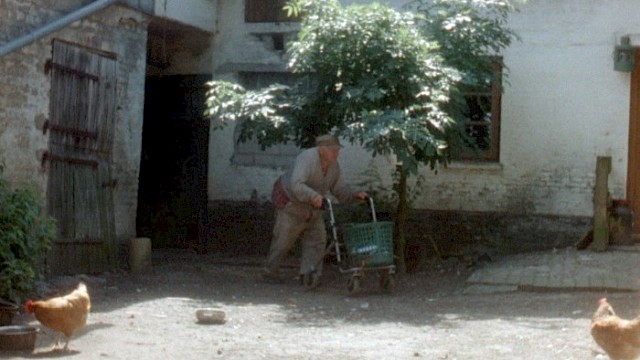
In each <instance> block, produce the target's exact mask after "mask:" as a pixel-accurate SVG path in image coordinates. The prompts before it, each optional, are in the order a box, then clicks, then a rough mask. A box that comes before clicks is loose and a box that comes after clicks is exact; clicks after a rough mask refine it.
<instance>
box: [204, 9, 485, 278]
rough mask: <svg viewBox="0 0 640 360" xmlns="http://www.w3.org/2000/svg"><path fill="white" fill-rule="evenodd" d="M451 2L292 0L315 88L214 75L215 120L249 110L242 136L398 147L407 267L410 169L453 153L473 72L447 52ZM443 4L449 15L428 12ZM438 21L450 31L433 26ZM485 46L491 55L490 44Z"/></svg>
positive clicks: (296, 46) (293, 57) (299, 45)
mask: <svg viewBox="0 0 640 360" xmlns="http://www.w3.org/2000/svg"><path fill="white" fill-rule="evenodd" d="M486 1H487V2H493V1H491V0H486ZM451 2H452V3H458V2H462V0H459V1H451ZM448 3H449V1H445V0H441V1H437V2H434V3H433V6H435V7H431V6H427V5H425V4H424V3H423V2H420V1H418V2H415V3H414V4H412V5H413V6H414V8H413V9H415V10H416V11H418V12H417V13H415V12H408V11H407V12H399V11H396V10H393V9H391V8H389V7H388V6H385V5H381V4H378V3H373V4H368V5H350V6H347V7H343V6H341V5H340V3H339V2H338V1H337V0H311V1H308V0H293V1H289V2H288V3H287V6H286V7H285V9H286V10H288V11H289V12H290V13H291V14H293V15H300V14H301V15H302V16H301V19H302V24H301V30H300V32H299V33H298V38H297V40H296V41H294V42H292V43H291V44H290V46H289V50H288V54H289V59H290V61H289V68H290V69H291V71H292V72H293V73H296V74H298V75H299V76H300V77H301V80H305V81H301V82H300V84H302V83H305V82H306V83H312V84H313V86H312V88H311V90H309V87H308V86H307V87H303V86H293V87H287V86H283V85H278V84H275V85H272V86H270V87H268V88H265V89H260V90H256V91H247V90H246V89H244V88H242V87H241V86H239V85H237V84H231V83H228V82H212V83H211V89H210V91H209V95H208V98H207V108H208V109H207V113H208V115H210V116H212V117H213V118H214V126H225V125H226V124H228V123H229V122H231V121H234V120H237V119H243V120H244V121H242V122H240V123H239V126H240V141H244V140H247V139H250V138H256V139H257V140H258V142H259V143H260V144H261V145H262V146H263V147H268V146H271V145H273V144H277V143H284V142H288V141H293V142H295V143H296V144H298V145H301V146H307V145H310V144H311V143H312V140H313V138H314V137H315V136H316V135H318V134H322V133H326V132H329V131H331V132H333V133H336V134H339V135H341V136H343V137H345V138H347V139H348V140H349V141H350V142H351V143H357V144H359V145H361V146H363V147H364V148H365V149H367V150H369V151H370V152H371V154H372V156H377V155H394V156H395V157H396V159H397V162H398V166H397V167H396V169H394V171H397V172H398V175H399V176H396V177H395V178H396V179H398V180H397V183H396V184H394V189H395V190H396V191H397V193H398V198H399V204H398V208H397V211H396V227H395V231H394V242H395V251H396V254H397V255H399V256H398V259H399V260H398V264H397V265H398V270H399V272H404V269H405V265H404V245H405V240H404V223H405V221H406V214H407V211H408V204H407V195H406V194H407V189H406V188H407V177H408V176H410V175H412V174H416V173H417V172H418V168H419V167H420V166H421V165H427V166H430V167H431V168H432V169H434V168H435V167H436V165H437V164H438V163H443V164H446V162H447V161H448V160H449V150H450V149H449V143H450V139H451V138H452V137H453V136H457V135H456V134H460V131H459V130H458V128H457V126H456V122H455V120H454V119H455V116H456V111H457V110H456V109H457V106H456V105H455V103H456V102H455V101H453V100H455V94H456V88H457V86H458V85H459V84H460V81H461V80H462V79H463V78H465V77H470V76H469V75H470V74H471V72H469V75H468V74H467V73H466V72H465V70H466V69H469V68H471V66H469V67H468V68H467V67H466V66H460V67H461V68H463V69H461V70H462V71H461V70H459V69H456V68H455V66H456V65H459V64H460V62H461V60H454V59H447V57H446V56H447V55H450V54H449V50H447V49H449V48H448V47H447V46H448V45H447V44H444V41H443V40H442V39H450V38H449V37H447V36H448V34H449V36H453V35H454V34H457V32H450V33H447V27H446V23H447V20H446V19H447V18H448V17H447V16H446V15H447V14H449V17H452V18H455V17H456V16H457V15H456V14H453V13H451V11H456V7H451V6H449V4H448ZM473 3H483V1H481V0H475V1H473ZM433 11H435V13H436V14H438V15H439V16H440V17H439V19H440V20H439V21H440V22H436V21H435V20H434V21H432V20H427V19H428V16H424V15H429V14H430V13H431V12H433ZM487 14H488V15H489V16H494V15H495V14H493V13H491V12H487ZM438 24H440V25H441V26H438ZM442 24H445V25H442ZM465 24H466V23H465ZM438 28H440V29H444V32H443V31H442V30H438V31H439V33H437V34H431V32H432V31H433V29H438ZM455 30H458V28H456V29H455ZM456 36H457V35H456ZM473 36H475V34H470V35H469V37H473ZM451 39H452V44H454V43H455V44H456V46H459V47H464V46H463V44H459V43H458V42H459V41H468V39H467V38H465V37H460V36H458V37H457V38H456V39H453V37H452V38H451ZM453 40H455V41H453ZM443 44H444V45H443ZM490 49H491V48H489V49H487V50H490ZM451 53H455V51H454V50H453V48H451ZM483 55H484V57H483V61H485V60H484V59H485V58H486V52H485V53H483ZM478 57H480V56H478ZM462 60H464V61H466V60H465V59H462ZM465 65H466V64H465ZM309 78H310V79H311V80H310V79H309ZM452 96H453V97H452ZM458 103H460V104H462V102H458Z"/></svg>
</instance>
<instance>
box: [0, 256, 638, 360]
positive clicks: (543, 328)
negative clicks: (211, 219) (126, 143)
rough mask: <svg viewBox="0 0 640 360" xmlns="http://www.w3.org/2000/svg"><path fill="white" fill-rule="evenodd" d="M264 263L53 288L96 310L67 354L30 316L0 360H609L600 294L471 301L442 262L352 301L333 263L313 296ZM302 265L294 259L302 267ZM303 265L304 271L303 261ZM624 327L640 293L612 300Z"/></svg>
mask: <svg viewBox="0 0 640 360" xmlns="http://www.w3.org/2000/svg"><path fill="white" fill-rule="evenodd" d="M262 260H263V259H262V258H261V257H257V256H256V257H236V258H232V259H229V258H228V257H223V256H219V255H212V254H209V255H196V254H194V253H192V252H189V251H185V250H154V256H153V270H152V271H151V272H148V273H145V274H130V273H127V272H124V271H123V272H120V273H112V274H103V275H100V276H80V277H73V278H57V279H52V280H53V281H52V282H50V283H49V284H50V288H48V290H47V291H48V293H50V294H53V293H54V292H56V291H66V290H67V289H69V288H71V287H73V286H74V285H75V284H76V283H77V282H78V281H79V280H82V281H84V282H86V283H87V285H88V287H89V291H90V293H91V295H92V301H93V307H92V312H91V315H90V318H89V321H88V324H87V326H86V327H85V328H84V329H83V330H82V331H80V332H79V333H78V334H77V335H76V336H75V338H74V339H73V341H72V342H71V345H70V347H71V351H70V352H68V353H60V352H52V351H51V346H52V344H53V340H54V337H53V334H52V332H51V331H50V330H47V329H45V328H42V327H41V326H40V325H39V324H38V323H37V322H36V321H35V319H34V318H33V317H32V316H30V315H24V314H19V315H18V316H17V317H16V318H15V319H14V324H31V325H34V326H36V327H38V328H39V329H40V332H39V334H38V337H37V344H36V349H35V351H34V352H33V353H30V352H4V353H3V352H0V358H12V359H23V358H27V359H28V358H57V357H69V358H76V359H181V360H188V359H217V358H220V359H325V358H335V357H337V358H340V359H342V360H346V359H493V360H495V359H524V358H526V359H528V360H533V359H545V360H548V359H565V360H566V359H580V360H584V359H596V358H599V359H607V357H606V356H604V355H601V351H600V349H599V348H598V347H597V345H596V344H595V343H594V342H593V340H592V338H591V336H590V334H589V322H590V317H591V314H592V313H593V311H594V310H595V303H596V301H597V299H599V298H600V297H601V296H602V295H604V294H602V293H598V292H546V293H532V292H506V293H486V294H478V293H475V294H472V293H468V292H465V289H466V286H465V279H466V278H467V277H468V276H469V275H470V273H471V271H473V269H470V268H468V267H467V266H466V265H463V264H460V263H457V262H456V261H440V260H433V261H430V262H429V263H428V264H425V265H424V266H422V268H421V269H420V270H419V271H416V272H413V273H411V274H408V275H404V276H402V277H398V278H397V284H396V288H395V291H394V292H393V293H392V294H384V293H383V292H382V291H381V289H380V287H379V284H378V281H377V278H376V276H377V274H375V273H373V272H369V273H366V276H365V278H364V279H363V281H362V291H361V292H360V294H359V295H358V296H350V295H349V294H348V291H347V287H346V283H347V279H348V276H347V275H343V274H340V273H339V272H338V271H337V268H335V267H333V266H331V265H328V267H327V269H326V271H325V275H324V276H323V278H322V284H321V286H320V287H319V288H318V289H315V290H314V291H310V292H305V291H303V289H302V288H301V287H300V286H299V285H298V283H297V281H295V279H294V277H295V274H296V269H295V266H293V265H291V266H288V267H287V268H286V269H285V270H286V272H287V274H288V275H290V276H289V281H288V282H287V283H286V284H282V285H270V284H264V283H260V282H257V281H256V279H257V277H258V274H259V273H260V269H261V267H260V265H261V263H262ZM292 261H295V259H292ZM292 264H293V262H292ZM606 295H607V297H608V298H609V300H610V302H611V303H612V304H613V306H614V308H616V310H617V311H618V313H619V314H620V315H622V316H624V317H629V316H632V315H634V313H635V311H636V310H638V301H637V296H638V294H636V293H612V294H606ZM203 307H215V308H219V309H221V310H223V311H224V312H225V313H226V322H225V323H224V324H213V325H211V324H209V325H204V324H199V323H198V322H197V321H196V318H195V310H196V309H198V308H203Z"/></svg>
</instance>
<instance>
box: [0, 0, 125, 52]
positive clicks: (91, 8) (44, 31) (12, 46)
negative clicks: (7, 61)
mask: <svg viewBox="0 0 640 360" xmlns="http://www.w3.org/2000/svg"><path fill="white" fill-rule="evenodd" d="M119 1H121V0H97V1H95V2H93V3H91V4H89V5H87V6H84V7H82V8H80V9H78V10H76V11H74V12H72V13H70V14H67V15H65V16H63V17H61V18H60V19H57V20H55V21H53V22H51V23H49V24H47V25H45V26H43V27H40V28H38V29H36V30H34V31H33V32H31V33H30V34H27V35H25V36H22V37H20V38H17V39H15V40H12V41H10V42H8V43H7V44H4V45H2V46H0V57H2V56H5V55H7V54H8V53H10V52H12V51H14V50H16V49H19V48H21V47H23V46H26V45H28V44H30V43H32V42H34V41H36V40H38V39H41V38H43V37H45V36H47V35H49V34H51V33H53V32H55V31H58V30H60V29H62V28H63V27H65V26H68V25H69V24H71V23H73V22H74V21H77V20H80V19H82V18H84V17H86V16H89V15H91V14H93V13H95V12H97V11H100V10H102V9H104V8H106V7H107V6H110V5H112V4H115V3H117V2H119Z"/></svg>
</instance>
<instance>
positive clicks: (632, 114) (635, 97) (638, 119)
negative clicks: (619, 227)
mask: <svg viewBox="0 0 640 360" xmlns="http://www.w3.org/2000/svg"><path fill="white" fill-rule="evenodd" d="M630 96H631V98H630V109H629V157H628V161H627V200H628V201H629V206H630V207H631V211H632V213H633V232H634V233H636V234H640V51H636V67H635V70H634V71H633V72H632V73H631V95H630Z"/></svg>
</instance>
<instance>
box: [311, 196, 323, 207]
mask: <svg viewBox="0 0 640 360" xmlns="http://www.w3.org/2000/svg"><path fill="white" fill-rule="evenodd" d="M322 200H324V196H322V195H320V194H318V195H316V196H314V197H313V199H311V206H313V207H314V208H316V209H322Z"/></svg>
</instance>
